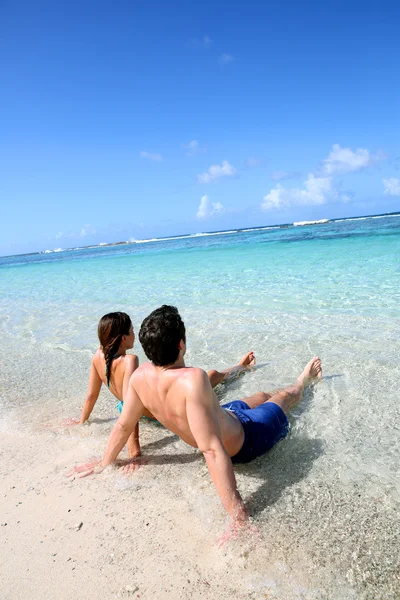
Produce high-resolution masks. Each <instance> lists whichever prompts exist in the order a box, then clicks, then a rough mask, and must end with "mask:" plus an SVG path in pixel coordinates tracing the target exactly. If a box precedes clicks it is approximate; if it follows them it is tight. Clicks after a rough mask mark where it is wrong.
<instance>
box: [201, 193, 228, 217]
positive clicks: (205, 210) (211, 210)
mask: <svg viewBox="0 0 400 600" xmlns="http://www.w3.org/2000/svg"><path fill="white" fill-rule="evenodd" d="M224 210H225V209H224V207H223V205H222V204H221V202H215V203H214V202H210V201H209V198H208V196H207V195H205V196H202V197H201V200H200V204H199V208H198V209H197V213H196V219H209V218H210V217H214V216H215V215H220V214H222V213H223V212H224Z"/></svg>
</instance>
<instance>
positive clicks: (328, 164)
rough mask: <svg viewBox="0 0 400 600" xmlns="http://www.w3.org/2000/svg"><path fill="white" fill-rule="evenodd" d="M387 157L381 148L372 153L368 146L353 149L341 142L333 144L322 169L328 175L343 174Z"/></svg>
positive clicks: (363, 167)
mask: <svg viewBox="0 0 400 600" xmlns="http://www.w3.org/2000/svg"><path fill="white" fill-rule="evenodd" d="M385 158H386V156H385V154H384V153H383V152H382V151H381V150H378V152H377V153H376V154H371V152H370V151H369V150H367V148H356V150H355V151H353V150H351V148H342V147H341V146H340V145H339V144H333V146H332V150H331V152H330V154H329V155H328V156H327V158H325V159H324V160H323V167H322V169H323V172H324V173H325V174H326V175H343V174H344V173H351V172H353V171H360V170H361V169H365V168H367V167H370V166H372V165H373V164H375V163H376V162H379V161H381V160H384V159H385Z"/></svg>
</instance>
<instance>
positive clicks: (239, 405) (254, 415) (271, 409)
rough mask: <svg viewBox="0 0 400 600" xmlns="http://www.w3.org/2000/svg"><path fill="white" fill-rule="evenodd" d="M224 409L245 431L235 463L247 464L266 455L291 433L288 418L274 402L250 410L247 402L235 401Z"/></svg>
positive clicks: (233, 460) (224, 405)
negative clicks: (235, 418) (234, 416)
mask: <svg viewBox="0 0 400 600" xmlns="http://www.w3.org/2000/svg"><path fill="white" fill-rule="evenodd" d="M222 408H224V409H225V410H229V411H231V412H232V413H233V414H234V415H236V417H237V418H238V419H239V421H240V422H241V424H242V426H243V430H244V442H243V446H242V447H241V449H240V450H239V452H238V453H237V454H235V456H232V458H231V460H232V462H233V463H247V462H250V461H251V460H253V459H254V458H257V456H261V455H262V454H265V452H267V451H268V450H270V449H271V448H272V446H274V445H275V444H276V443H277V442H279V440H281V439H283V438H284V437H286V436H287V434H288V432H289V421H288V419H287V416H286V415H285V413H284V412H283V410H282V409H281V407H280V406H278V405H277V404H274V403H273V402H265V403H264V404H260V406H257V407H256V408H250V407H249V405H248V404H246V402H243V401H242V400H234V401H233V402H228V404H223V405H222Z"/></svg>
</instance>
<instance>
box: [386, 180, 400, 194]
mask: <svg viewBox="0 0 400 600" xmlns="http://www.w3.org/2000/svg"><path fill="white" fill-rule="evenodd" d="M382 182H383V187H384V189H385V195H386V196H400V179H397V177H389V179H382Z"/></svg>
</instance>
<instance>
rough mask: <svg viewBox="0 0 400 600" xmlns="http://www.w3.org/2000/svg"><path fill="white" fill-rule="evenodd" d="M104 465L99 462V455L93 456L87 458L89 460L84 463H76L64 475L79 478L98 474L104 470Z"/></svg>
mask: <svg viewBox="0 0 400 600" xmlns="http://www.w3.org/2000/svg"><path fill="white" fill-rule="evenodd" d="M104 469H105V467H103V465H102V464H101V457H98V456H94V457H93V458H91V459H90V460H89V462H87V463H84V464H82V465H77V466H76V467H74V468H73V469H72V471H70V472H69V473H67V474H66V477H71V478H72V479H75V477H78V479H81V478H82V477H87V476H88V475H98V474H99V473H102V472H103V471H104Z"/></svg>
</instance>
